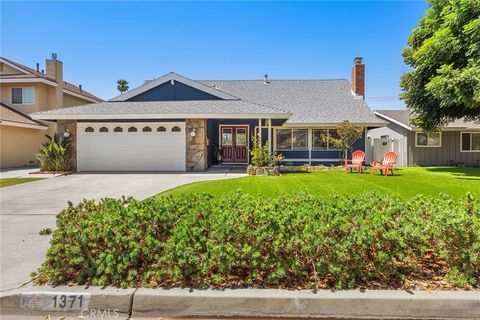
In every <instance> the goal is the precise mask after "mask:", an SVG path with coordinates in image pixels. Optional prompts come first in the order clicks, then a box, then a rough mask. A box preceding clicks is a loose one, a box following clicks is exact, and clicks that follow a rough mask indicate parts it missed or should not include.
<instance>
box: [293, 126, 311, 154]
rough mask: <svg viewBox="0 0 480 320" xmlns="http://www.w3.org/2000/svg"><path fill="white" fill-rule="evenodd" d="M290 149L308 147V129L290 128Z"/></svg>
mask: <svg viewBox="0 0 480 320" xmlns="http://www.w3.org/2000/svg"><path fill="white" fill-rule="evenodd" d="M292 136H293V138H292V145H293V148H292V149H307V147H308V130H307V129H294V130H292Z"/></svg>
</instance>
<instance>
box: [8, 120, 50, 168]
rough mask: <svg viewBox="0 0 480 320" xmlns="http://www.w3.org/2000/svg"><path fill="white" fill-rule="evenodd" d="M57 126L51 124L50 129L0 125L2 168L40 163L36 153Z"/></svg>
mask: <svg viewBox="0 0 480 320" xmlns="http://www.w3.org/2000/svg"><path fill="white" fill-rule="evenodd" d="M55 128H56V126H55V124H51V125H50V127H49V129H48V130H39V129H30V128H21V127H14V126H6V125H0V168H2V169H4V168H18V167H31V166H36V165H38V161H37V159H36V158H35V153H37V152H38V150H39V148H40V146H41V144H42V143H43V142H45V141H46V140H47V138H46V137H45V135H46V134H49V135H52V134H53V133H54V132H55V130H56V129H55Z"/></svg>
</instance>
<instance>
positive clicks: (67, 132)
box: [63, 129, 70, 138]
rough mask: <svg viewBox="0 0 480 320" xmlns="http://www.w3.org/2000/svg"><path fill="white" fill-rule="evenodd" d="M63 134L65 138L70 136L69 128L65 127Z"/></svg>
mask: <svg viewBox="0 0 480 320" xmlns="http://www.w3.org/2000/svg"><path fill="white" fill-rule="evenodd" d="M63 136H64V137H65V138H68V137H70V130H69V129H65V132H64V133H63Z"/></svg>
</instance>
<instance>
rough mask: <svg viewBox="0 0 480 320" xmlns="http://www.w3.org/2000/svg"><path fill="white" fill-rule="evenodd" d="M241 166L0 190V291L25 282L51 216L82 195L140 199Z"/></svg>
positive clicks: (97, 176) (232, 174)
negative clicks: (41, 231) (200, 171)
mask: <svg viewBox="0 0 480 320" xmlns="http://www.w3.org/2000/svg"><path fill="white" fill-rule="evenodd" d="M243 172H245V171H244V170H242V171H240V170H230V168H220V169H211V170H209V171H207V172H203V173H91V174H84V173H83V174H74V175H70V176H59V177H55V178H51V179H46V180H40V181H35V182H30V183H24V184H18V185H14V186H11V187H6V188H1V189H0V247H1V259H0V260H1V266H0V274H1V276H0V291H8V290H12V289H15V288H18V287H21V286H23V285H28V283H29V282H30V280H31V279H30V273H31V272H33V271H35V270H36V269H37V268H38V267H39V266H40V264H41V263H42V262H43V261H44V257H45V253H46V251H47V249H48V247H49V240H50V237H49V236H40V235H39V234H38V232H39V231H40V230H42V229H44V228H52V229H54V228H55V216H56V214H57V213H58V212H60V210H62V209H63V208H65V207H66V204H67V201H68V200H70V201H72V202H74V203H77V202H79V201H81V200H82V199H97V200H98V199H101V198H105V197H120V196H122V195H125V196H133V197H135V198H137V199H144V198H147V197H149V196H152V195H155V194H157V193H160V192H162V191H165V190H168V189H171V188H174V187H177V186H180V185H183V184H187V183H191V182H196V181H205V180H219V179H229V178H236V177H242V176H245V174H244V173H243Z"/></svg>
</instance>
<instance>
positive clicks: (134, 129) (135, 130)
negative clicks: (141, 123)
mask: <svg viewBox="0 0 480 320" xmlns="http://www.w3.org/2000/svg"><path fill="white" fill-rule="evenodd" d="M128 132H137V128H135V127H130V128H128Z"/></svg>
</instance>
